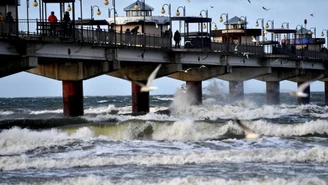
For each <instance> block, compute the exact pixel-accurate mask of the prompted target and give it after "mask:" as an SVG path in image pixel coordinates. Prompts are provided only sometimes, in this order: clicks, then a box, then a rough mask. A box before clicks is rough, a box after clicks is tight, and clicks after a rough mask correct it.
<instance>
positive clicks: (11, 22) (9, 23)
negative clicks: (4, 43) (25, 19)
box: [5, 12, 15, 34]
mask: <svg viewBox="0 0 328 185" xmlns="http://www.w3.org/2000/svg"><path fill="white" fill-rule="evenodd" d="M5 23H6V25H7V26H8V34H11V32H12V31H13V27H14V24H15V21H14V18H13V16H12V15H11V12H8V13H7V16H6V19H5Z"/></svg>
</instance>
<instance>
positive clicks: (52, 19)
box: [48, 11, 58, 36]
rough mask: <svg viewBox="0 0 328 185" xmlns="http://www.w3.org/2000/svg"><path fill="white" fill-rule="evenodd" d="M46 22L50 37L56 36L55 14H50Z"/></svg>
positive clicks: (56, 20)
mask: <svg viewBox="0 0 328 185" xmlns="http://www.w3.org/2000/svg"><path fill="white" fill-rule="evenodd" d="M48 22H49V23H50V35H54V36H56V26H57V22H58V19H57V17H56V16H55V12H53V11H52V12H51V14H50V15H49V17H48Z"/></svg>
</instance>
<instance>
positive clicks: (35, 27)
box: [0, 19, 328, 60]
mask: <svg viewBox="0 0 328 185" xmlns="http://www.w3.org/2000/svg"><path fill="white" fill-rule="evenodd" d="M13 35H16V36H19V37H23V38H25V37H27V38H33V37H36V38H38V39H42V40H43V39H44V40H46V39H49V40H50V41H52V40H54V41H55V40H56V39H57V40H58V39H59V40H60V39H61V41H62V40H69V41H77V42H82V43H85V44H92V45H100V46H104V47H136V48H148V49H171V48H172V45H171V44H172V41H171V38H169V37H163V36H161V35H154V34H145V35H143V34H140V33H137V34H132V33H131V32H128V33H125V32H115V31H111V30H108V29H107V30H106V29H102V31H98V30H96V29H95V27H93V26H92V25H89V26H85V25H84V26H83V27H82V28H81V25H75V26H73V25H64V24H63V23H62V22H58V23H55V24H51V23H49V22H42V21H40V20H38V19H29V20H27V19H19V21H18V22H14V23H8V22H6V21H0V36H3V37H2V38H8V37H6V36H13ZM206 48H207V49H211V50H213V51H215V52H227V53H229V54H243V53H248V55H256V56H263V55H267V54H270V55H286V56H289V57H296V58H302V59H323V60H328V51H327V50H322V51H309V50H305V49H295V48H293V47H291V45H288V46H286V47H275V46H272V50H271V51H270V52H269V53H267V52H265V47H264V46H259V45H254V44H252V43H250V44H246V45H245V44H240V45H238V44H234V43H220V42H210V46H208V47H206ZM198 49H204V48H202V47H201V48H198Z"/></svg>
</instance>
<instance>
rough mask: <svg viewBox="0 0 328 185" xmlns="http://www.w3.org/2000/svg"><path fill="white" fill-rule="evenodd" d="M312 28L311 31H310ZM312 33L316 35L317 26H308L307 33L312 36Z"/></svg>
mask: <svg viewBox="0 0 328 185" xmlns="http://www.w3.org/2000/svg"><path fill="white" fill-rule="evenodd" d="M312 29H313V32H312ZM313 33H314V38H316V37H317V28H316V27H311V28H309V31H308V34H309V35H311V36H312V34H313Z"/></svg>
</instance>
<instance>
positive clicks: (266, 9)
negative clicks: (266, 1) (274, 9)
mask: <svg viewBox="0 0 328 185" xmlns="http://www.w3.org/2000/svg"><path fill="white" fill-rule="evenodd" d="M262 8H263V10H265V11H268V10H270V9H269V8H265V7H264V6H262Z"/></svg>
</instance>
